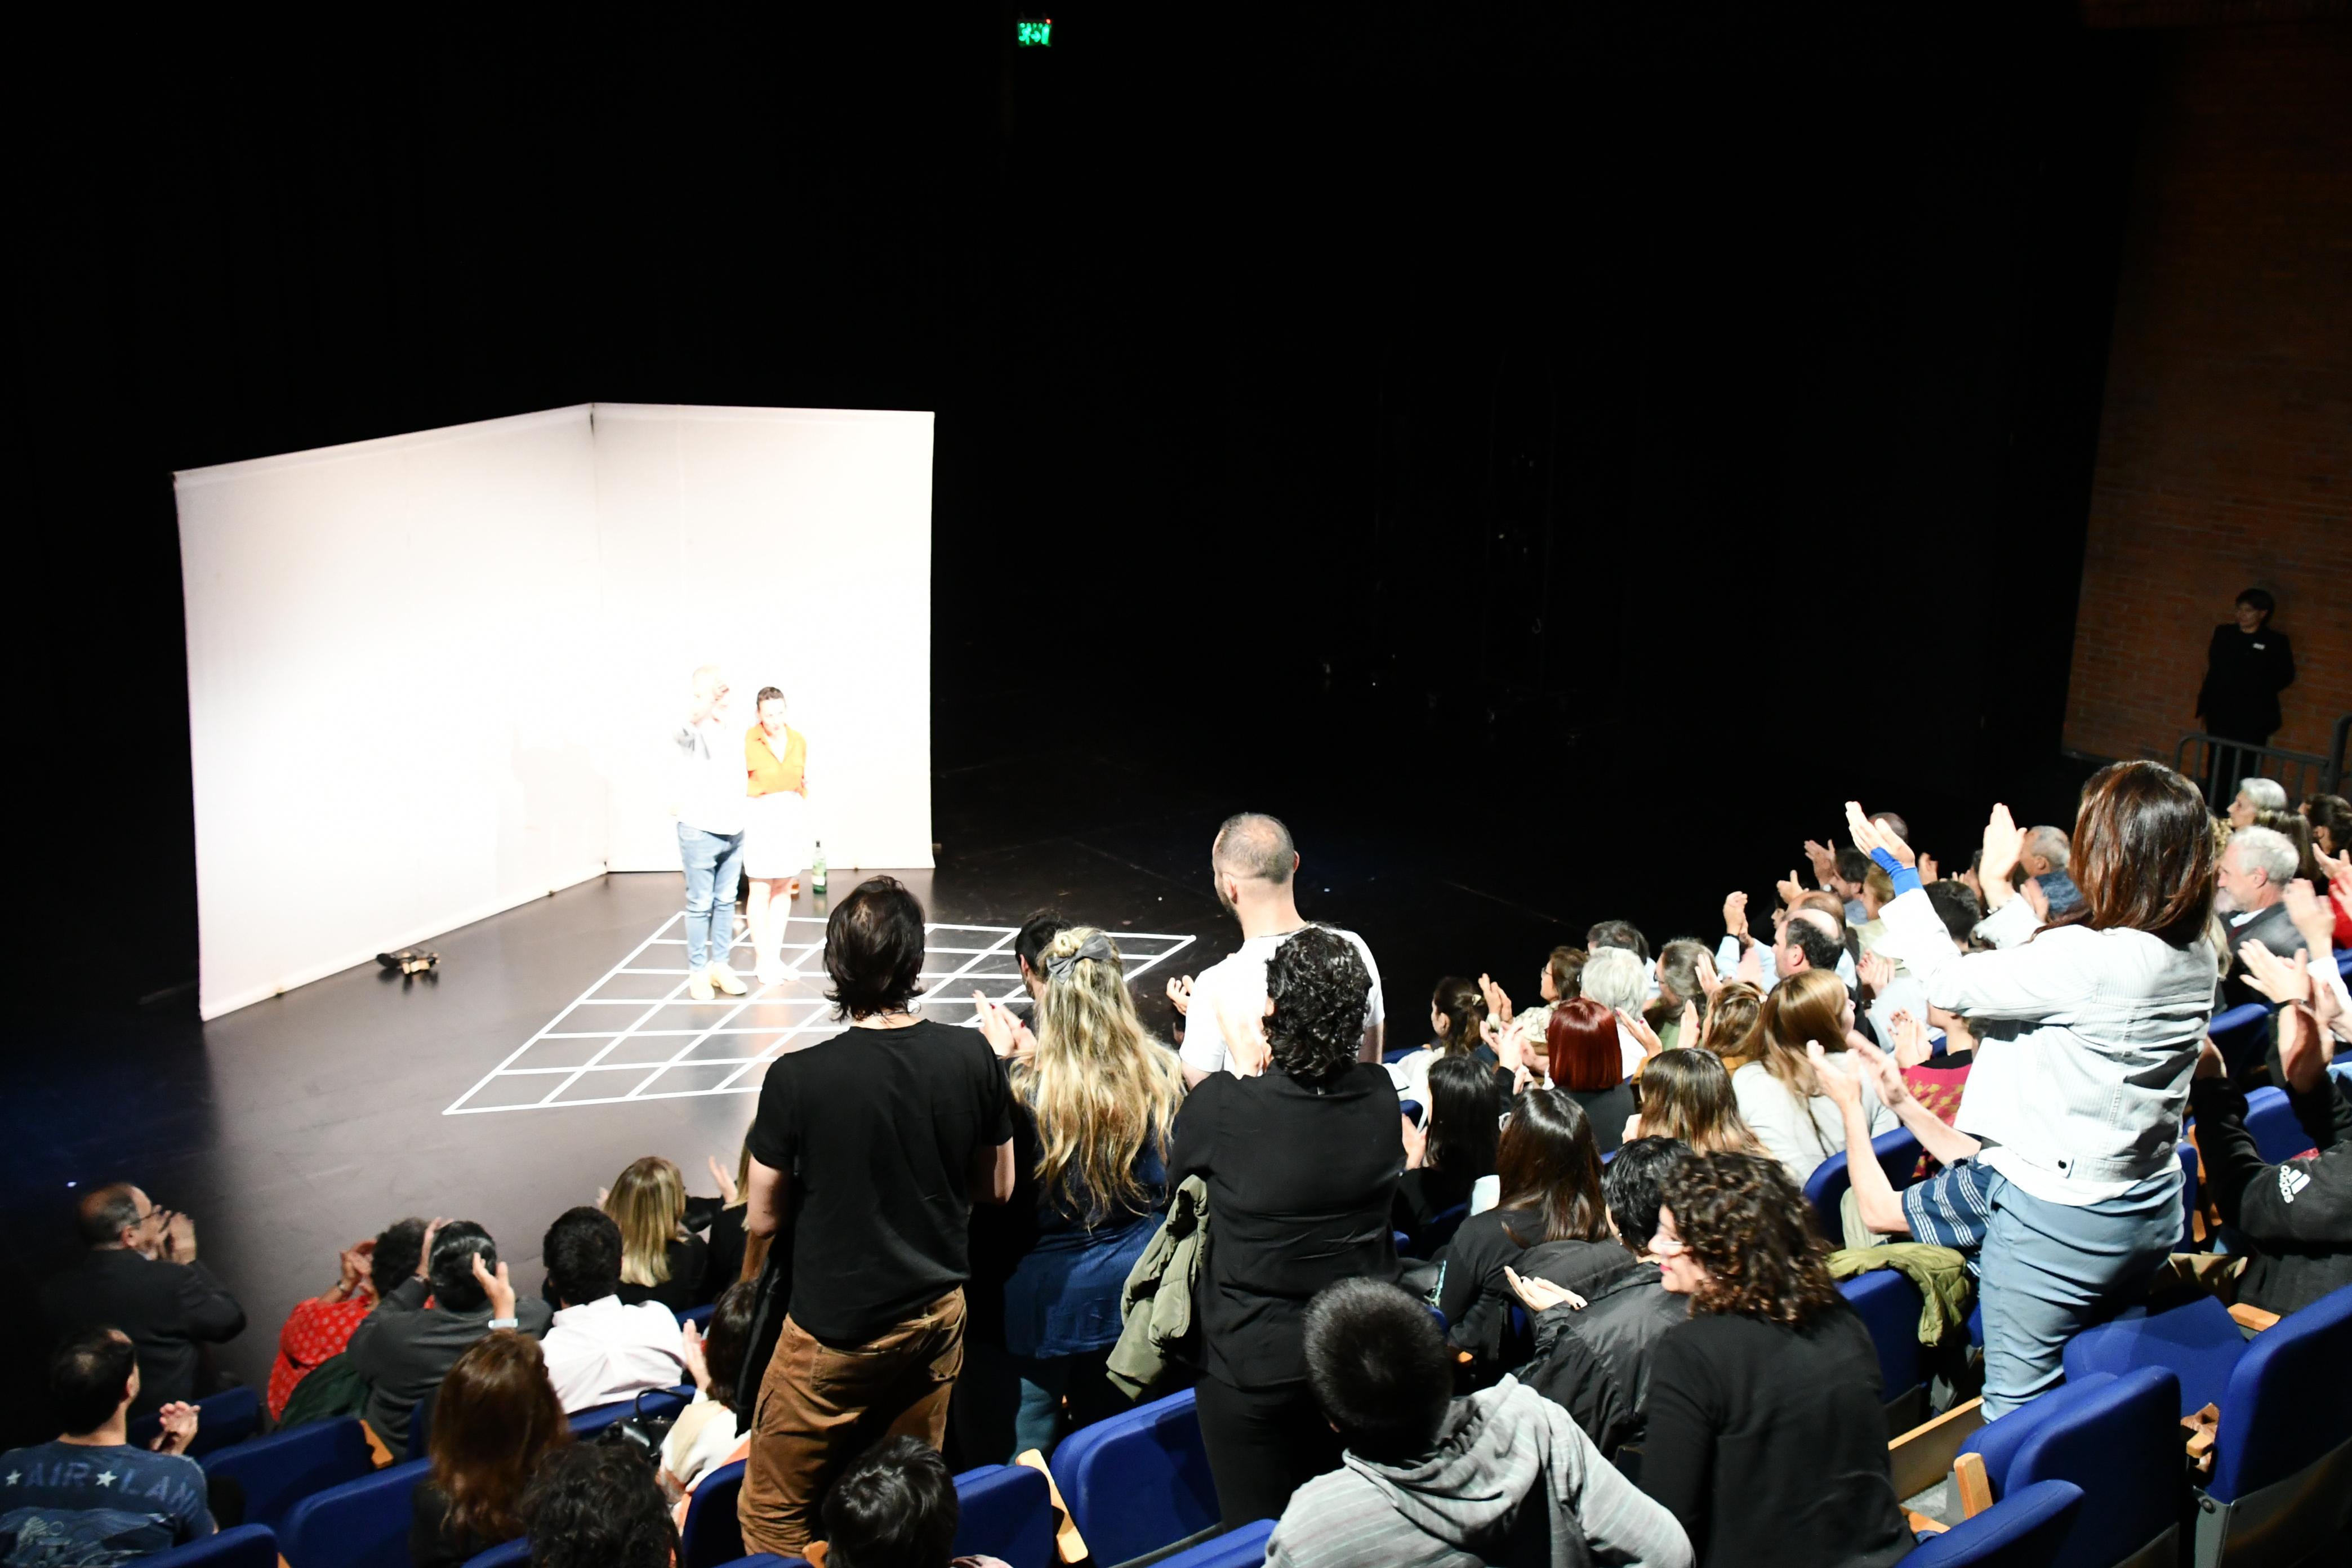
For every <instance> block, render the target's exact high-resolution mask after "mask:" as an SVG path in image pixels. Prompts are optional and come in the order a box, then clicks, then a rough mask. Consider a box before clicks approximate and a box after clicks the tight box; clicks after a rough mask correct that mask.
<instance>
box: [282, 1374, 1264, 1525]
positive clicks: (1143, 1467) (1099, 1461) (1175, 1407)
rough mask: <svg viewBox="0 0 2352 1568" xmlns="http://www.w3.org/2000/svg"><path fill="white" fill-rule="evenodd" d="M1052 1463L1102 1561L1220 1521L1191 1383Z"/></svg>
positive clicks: (1096, 1428)
mask: <svg viewBox="0 0 2352 1568" xmlns="http://www.w3.org/2000/svg"><path fill="white" fill-rule="evenodd" d="M1053 1470H1054V1484H1055V1486H1056V1487H1058V1488H1059V1489H1061V1493H1062V1500H1063V1502H1064V1503H1066V1504H1067V1505H1068V1507H1069V1510H1070V1519H1071V1522H1073V1523H1075V1524H1076V1526H1077V1527H1078V1533H1079V1534H1080V1535H1082V1536H1084V1537H1085V1538H1086V1542H1087V1549H1088V1550H1089V1551H1091V1552H1093V1554H1094V1559H1095V1561H1096V1562H1097V1563H1125V1562H1127V1561H1128V1560H1129V1558H1134V1557H1141V1556H1143V1555H1145V1554H1146V1553H1148V1552H1159V1551H1161V1550H1163V1549H1165V1548H1167V1547H1171V1546H1174V1545H1176V1544H1177V1543H1179V1542H1189V1541H1191V1540H1192V1538H1193V1537H1195V1536H1200V1535H1202V1534H1204V1533H1205V1532H1206V1531H1212V1530H1214V1529H1215V1528H1216V1526H1217V1523H1218V1520H1219V1514H1218V1511H1217V1486H1216V1482H1215V1481H1214V1480H1213V1479H1212V1478H1211V1476H1210V1474H1209V1453H1208V1449H1207V1448H1206V1447H1203V1446H1202V1441H1201V1423H1200V1419H1199V1417H1198V1416H1197V1415H1195V1414H1194V1410H1193V1403H1192V1390H1191V1389H1189V1388H1188V1389H1186V1390H1185V1391H1184V1392H1183V1393H1181V1394H1170V1395H1169V1396H1168V1397H1167V1398H1165V1399H1155V1400H1153V1401H1152V1402H1151V1403H1150V1404H1149V1405H1139V1406H1137V1407H1136V1408H1135V1409H1133V1410H1129V1411H1127V1412H1126V1413H1124V1414H1123V1415H1114V1416H1112V1417H1111V1418H1110V1419H1108V1421H1097V1422H1096V1423H1095V1424H1094V1425H1093V1426H1082V1427H1080V1428H1079V1429H1078V1430H1077V1431H1076V1432H1073V1433H1071V1434H1070V1435H1069V1436H1067V1437H1065V1438H1064V1439H1062V1444H1061V1447H1058V1448H1056V1449H1055V1450H1054V1459H1053ZM295 1568H303V1565H302V1564H299V1563H298V1564H296V1565H295Z"/></svg>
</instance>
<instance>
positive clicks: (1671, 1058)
mask: <svg viewBox="0 0 2352 1568" xmlns="http://www.w3.org/2000/svg"><path fill="white" fill-rule="evenodd" d="M1727 989H1728V987H1727ZM1641 1106H1642V1113H1641V1114H1640V1115H1638V1116H1636V1117H1634V1118H1633V1121H1630V1122H1628V1123H1627V1124H1626V1129H1625V1137H1626V1139H1627V1140H1628V1141H1629V1142H1630V1141H1631V1140H1633V1139H1635V1138H1672V1139H1675V1140H1677V1141H1678V1142H1683V1143H1685V1144H1687V1145H1689V1146H1690V1148H1691V1149H1693V1150H1694V1151H1696V1152H1698V1153H1701V1154H1761V1153H1763V1152H1764V1145H1763V1143H1762V1142H1759V1140H1758V1139H1757V1136H1756V1133H1755V1131H1754V1130H1753V1129H1752V1128H1750V1127H1749V1126H1748V1123H1747V1121H1745V1120H1744V1119H1742V1118H1741V1116H1740V1114H1739V1100H1738V1097H1737V1096H1735V1095H1734V1094H1733V1093H1732V1091H1731V1074H1730V1073H1729V1072H1728V1071H1727V1070H1726V1069H1725V1068H1724V1065H1723V1063H1722V1061H1721V1060H1720V1059H1719V1058H1717V1056H1716V1055H1715V1053H1714V1052H1712V1051H1702V1050H1695V1049H1679V1048H1678V1049H1675V1050H1665V1051H1660V1052H1659V1053H1658V1054H1657V1055H1656V1056H1654V1057H1652V1058H1650V1067H1649V1070H1648V1071H1646V1072H1644V1073H1643V1075H1642V1099H1641ZM1629 1239H1632V1238H1629Z"/></svg>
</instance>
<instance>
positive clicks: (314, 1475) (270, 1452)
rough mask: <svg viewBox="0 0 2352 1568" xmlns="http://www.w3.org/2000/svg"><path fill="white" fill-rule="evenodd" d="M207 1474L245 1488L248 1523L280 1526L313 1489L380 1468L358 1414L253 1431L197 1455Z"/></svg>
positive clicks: (350, 1479) (323, 1488) (347, 1479)
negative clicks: (278, 1429) (255, 1433)
mask: <svg viewBox="0 0 2352 1568" xmlns="http://www.w3.org/2000/svg"><path fill="white" fill-rule="evenodd" d="M196 1462H197V1463H198V1464H200V1465H202V1466H204V1468H205V1474H206V1475H207V1476H218V1477H220V1478H222V1479H228V1480H234V1481H236V1483H237V1484H238V1485H239V1486H241V1487H243V1488H244V1489H245V1520H246V1522H247V1524H267V1525H269V1526H271V1527H273V1528H274V1527H276V1526H277V1525H278V1523H279V1522H280V1521H283V1520H284V1519H285V1517H286V1514H287V1511H288V1510H290V1509H291V1508H293V1506H294V1505H295V1504H296V1503H298V1502H300V1501H301V1500H303V1499H304V1498H306V1497H309V1496H310V1495H311V1494H312V1493H313V1492H322V1491H325V1490H326V1489H328V1488H329V1487H338V1486H341V1485H342V1484H343V1483H344V1482H345V1481H355V1480H358V1479H361V1478H362V1477H363V1476H367V1475H371V1474H373V1472H374V1470H375V1455H374V1453H373V1450H372V1449H370V1448H369V1447H368V1440H367V1433H366V1431H365V1430H364V1429H363V1428H362V1426H360V1422H359V1417H357V1416H355V1415H345V1416H342V1417H341V1418H340V1419H337V1420H333V1421H312V1422H310V1423H307V1424H306V1425H303V1426H289V1427H288V1428H287V1429H286V1430H285V1431H283V1432H272V1433H271V1434H270V1435H269V1436H267V1437H249V1438H247V1440H246V1441H244V1442H242V1443H238V1444H235V1445H233V1446H231V1447H226V1448H218V1449H215V1450H214V1451H213V1452H212V1453H209V1454H206V1455H205V1457H204V1458H201V1459H199V1460H197V1461H196Z"/></svg>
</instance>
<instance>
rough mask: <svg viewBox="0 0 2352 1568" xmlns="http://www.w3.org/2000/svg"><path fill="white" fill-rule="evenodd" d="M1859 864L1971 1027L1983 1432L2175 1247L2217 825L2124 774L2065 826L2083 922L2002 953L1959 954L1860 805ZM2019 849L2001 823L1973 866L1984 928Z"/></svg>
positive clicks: (1934, 988) (1905, 939)
mask: <svg viewBox="0 0 2352 1568" xmlns="http://www.w3.org/2000/svg"><path fill="white" fill-rule="evenodd" d="M1846 816H1847V826H1848V828H1849V830H1850V831H1851V832H1852V834H1853V842H1854V844H1855V846H1856V847H1858V848H1861V849H1863V850H1864V851H1865V852H1867V853H1868V854H1869V855H1870V856H1871V858H1873V859H1874V860H1875V861H1877V862H1878V864H1880V865H1881V866H1883V867H1885V868H1887V869H1888V873H1889V875H1890V876H1892V877H1893V878H1894V880H1895V899H1894V900H1893V901H1891V902H1890V903H1888V904H1887V906H1886V908H1885V912H1884V918H1885V922H1886V940H1885V943H1884V946H1885V948H1886V949H1887V950H1889V951H1891V952H1894V953H1895V955H1896V956H1897V957H1899V958H1900V959H1901V960H1902V961H1903V962H1904V963H1906V964H1907V965H1909V967H1910V970H1911V973H1913V974H1914V975H1916V976H1917V977H1918V979H1919V982H1920V983H1921V984H1923V985H1924V986H1925V987H1926V989H1927V1001H1928V1004H1929V1005H1932V1006H1937V1007H1942V1008H1945V1009H1947V1010H1948V1011H1951V1012H1955V1013H1959V1014H1962V1015H1964V1016H1967V1018H1968V1019H1969V1028H1970V1029H1971V1031H1972V1032H1973V1033H1974V1034H1975V1035H1976V1037H1977V1041H1978V1045H1977V1056H1976V1065H1975V1067H1974V1068H1972V1069H1971V1070H1970V1072H1969V1084H1968V1089H1967V1090H1966V1092H1965V1093H1964V1094H1963V1096H1962V1097H1961V1100H1960V1109H1959V1113H1958V1127H1959V1128H1960V1130H1961V1131H1964V1132H1967V1133H1969V1134H1970V1135H1971V1136H1973V1137H1975V1138H1978V1139H1979V1140H1981V1141H1982V1142H1983V1144H1984V1153H1983V1155H1982V1157H1981V1163H1982V1164H1983V1166H1984V1167H1985V1169H1986V1170H1988V1171H1989V1172H1990V1173H1992V1184H1991V1188H1990V1199H1991V1203H1992V1210H1993V1214H1992V1219H1991V1222H1990V1228H1989V1229H1988V1232H1987V1234H1986V1237H1985V1244H1984V1252H1983V1254H1982V1258H1981V1260H1980V1268H1981V1276H1980V1279H1979V1287H1980V1291H1981V1296H1982V1300H1983V1303H1984V1336H1985V1392H1984V1413H1985V1415H1986V1416H1987V1417H1988V1418H1990V1417H1992V1416H1995V1415H2000V1414H2002V1413H2003V1412H2005V1411H2008V1410H2011V1409H2014V1408H2016V1407H2017V1406H2018V1405H2022V1404H2024V1403H2025V1402H2026V1401H2028V1400H2030V1399H2032V1397H2033V1396H2034V1395H2036V1394H2040V1393H2042V1391H2044V1390H2045V1389H2047V1388H2048V1387H2050V1386H2051V1385H2052V1384H2055V1383H2056V1382H2057V1381H2058V1380H2059V1377H2060V1375H2061V1371H2060V1366H2061V1357H2062V1355H2063V1352H2064V1350H2065V1346H2066V1342H2067V1341H2068V1340H2069V1339H2071V1338H2073V1337H2074V1334H2075V1333H2077V1332H2078V1331H2081V1330H2082V1329H2083V1328H2084V1327H2086V1326H2087V1325H2088V1324H2090V1323H2092V1322H2094V1321H2097V1320H2098V1319H2099V1318H2101V1317H2103V1316H2105V1315H2106V1314H2107V1313H2108V1312H2109V1311H2111V1310H2114V1309H2115V1308H2116V1307H2117V1306H2119V1305H2121V1304H2123V1303H2124V1302H2125V1301H2126V1300H2129V1299H2130V1298H2131V1297H2132V1296H2133V1295H2135V1294H2136V1293H2137V1291H2138V1290H2139V1289H2141V1288H2142V1287H2143V1286H2144V1285H2145V1284H2146V1283H2147V1277H2148V1275H2149V1274H2150V1273H2151V1272H2152V1271H2153V1270H2154V1269H2155V1268H2157V1267H2158V1265H2159V1264H2161V1263H2162V1262H2163V1260H2164V1258H2165V1255H2166V1254H2167V1253H2168V1251H2170V1250H2171V1248H2172V1246H2173V1244H2174V1243H2175V1242H2176V1241H2177V1240H2178V1239H2179V1236H2180V1222H2181V1213H2180V1166H2179V1161H2178V1159H2177V1158H2176V1156H2175V1153H2174V1146H2175V1145H2176V1144H2177V1143H2178V1142H2179V1138H2180V1118H2181V1113H2182V1111H2183V1110H2184V1109H2185V1108H2186V1106H2187V1104H2188V1099H2189V1074H2190V1072H2191V1070H2192V1069H2193V1068H2195V1066H2196V1064H2197V1048H2198V1045H2199V1043H2200V1040H2201V1039H2202V1038H2203V1037H2204V1033H2205V1026H2206V1023H2207V1021H2208V1019H2209V1018H2210V1015H2211V1012H2212V1000H2213V980H2214V976H2215V974H2216V973H2217V972H2218V968H2219V965H2218V964H2217V963H2216V960H2215V955H2214V951H2213V947H2212V944H2211V942H2209V941H2208V940H2207V937H2206V926H2207V923H2208V921H2210V917H2211V914H2212V909H2213V889H2214V869H2215V862H2214V853H2213V834H2212V828H2211V825H2210V817H2209V816H2207V814H2206V810H2205V803H2204V800H2203V798H2202V797H2201V796H2200V795H2198V793H2197V790H2196V787H2195V786H2194V785H2192V784H2189V781H2188V780H2187V779H2185V778H2183V777H2181V776H2180V775H2179V773H2175V772H2173V771H2172V770H2171V769H2170V768H2168V767H2166V766H2164V765H2163V764H2162V763H2146V762H2132V763H2115V764H2113V765H2112V766H2110V767H2107V768H2104V769H2102V770H2101V771H2100V772H2099V773H2097V775H2096V776H2095V777H2094V778H2093V779H2092V780H2091V782H2090V783H2089V784H2087V785H2086V786H2084V792H2083V805H2082V809H2081V812H2080V814H2079V815H2078V816H2076V818H2075V821H2074V881H2075V884H2076V886H2077V887H2078V888H2079V889H2081V890H2082V894H2083V903H2082V906H2081V907H2080V908H2079V909H2077V910H2074V911H2073V912H2071V913H2069V914H2068V915H2067V916H2066V917H2064V918H2063V920H2061V921H2058V922H2057V923H2056V924H2054V925H2052V926H2048V927H2045V928H2043V929H2042V931H2038V932H2036V933H2035V935H2034V936H2033V938H2032V940H2030V941H2028V942H2022V943H2021V944H2019V945H2017V946H2014V947H2010V948H2007V949H2004V950H2003V951H2000V952H1979V953H1968V954H1963V953H1960V952H1957V951H1956V950H1955V949H1954V947H1953V945H1952V941H1951V937H1950V935H1949V933H1948V932H1947V931H1945V929H1944V924H1943V921H1941V920H1940V919H1938V918H1937V914H1936V911H1935V910H1934V908H1933V907H1932V906H1931V905H1930V904H1929V903H1928V901H1927V894H1926V893H1925V892H1924V891H1923V890H1921V887H1920V882H1919V873H1918V872H1917V871H1916V869H1915V868H1914V867H1913V857H1912V853H1911V849H1910V847H1909V846H1907V845H1906V844H1905V843H1904V842H1903V841H1902V840H1901V839H1900V838H1897V837H1895V836H1894V835H1893V834H1892V833H1889V832H1888V831H1887V830H1886V829H1885V827H1884V826H1881V825H1880V824H1878V823H1874V822H1873V821H1871V820H1870V819H1869V818H1868V817H1866V816H1864V815H1863V814H1862V808H1861V807H1860V806H1858V805H1853V804H1852V803H1848V805H1847V806H1846ZM2022 838H2023V835H2022V834H2021V832H2020V831H2019V829H2018V827H2017V826H2016V824H2015V823H2013V822H2012V821H2011V819H2010V814H2009V808H2008V807H2007V806H2005V805H1998V806H1995V807H1994V808H1993V812H1992V819H1991V821H1990V822H1989V823H1988V824H1987V825H1986V826H1985V833H1984V858H1983V861H1982V864H1981V865H1980V866H1979V868H1978V880H1979V883H1980V884H1981V885H1982V886H1983V888H1984V890H1985V894H1986V901H1987V902H1988V903H1989V904H1990V905H1991V906H1992V907H1993V908H1994V909H1995V910H1998V909H1999V908H2000V906H2001V905H2003V904H2006V903H2007V902H2008V901H2009V900H2011V899H2013V898H2015V897H2016V894H2015V892H2014V891H2013V890H2012V889H2011V887H2010V885H2009V872H2010V868H2011V867H2012V866H2013V865H2015V864H2016V861H2017V856H2018V851H2019V848H2020V846H2021V840H2022Z"/></svg>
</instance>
